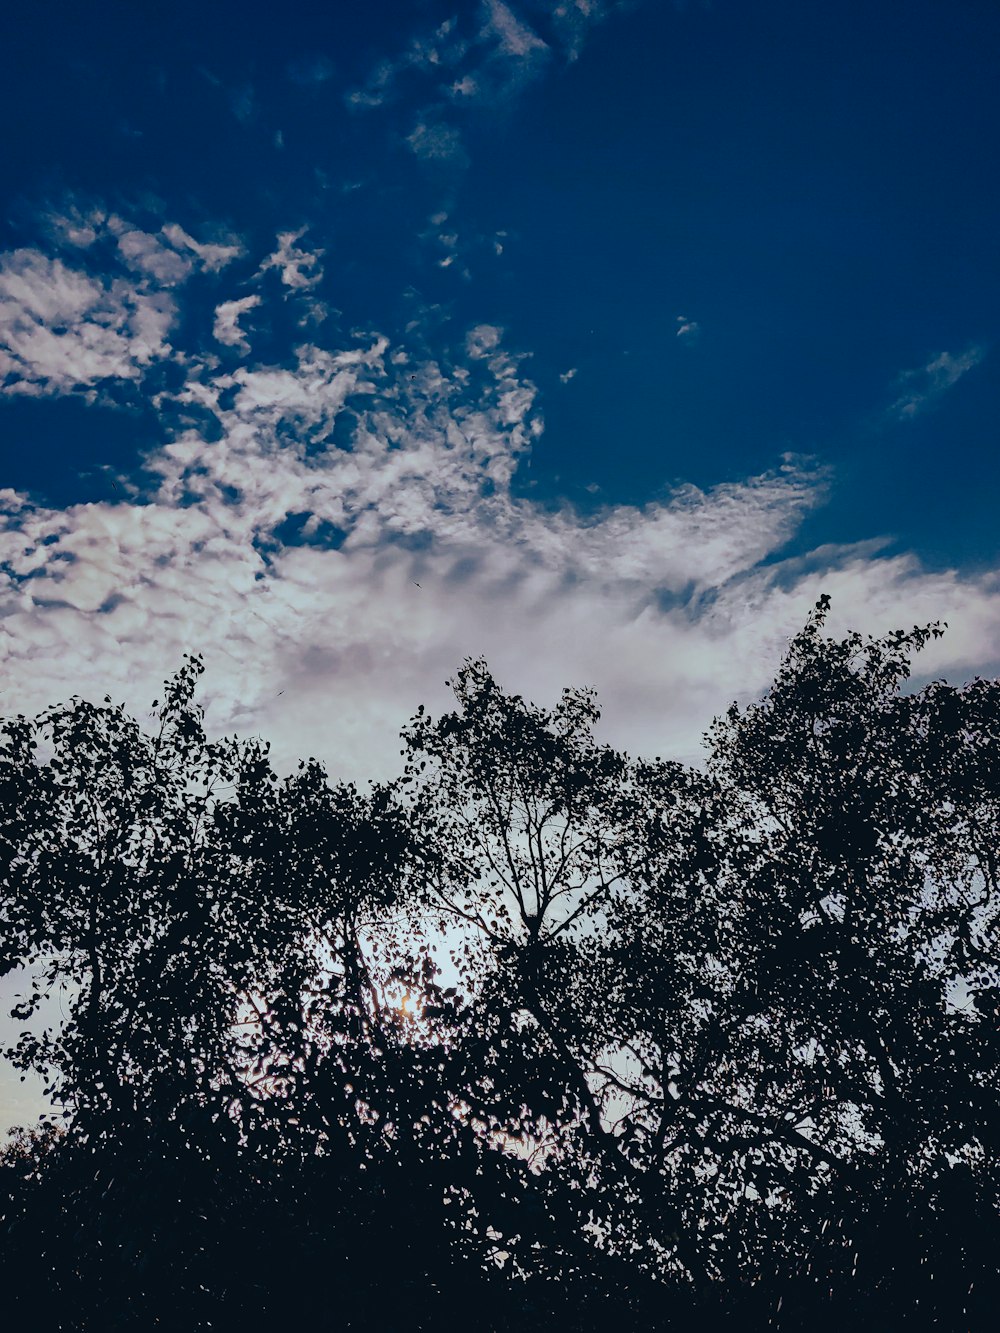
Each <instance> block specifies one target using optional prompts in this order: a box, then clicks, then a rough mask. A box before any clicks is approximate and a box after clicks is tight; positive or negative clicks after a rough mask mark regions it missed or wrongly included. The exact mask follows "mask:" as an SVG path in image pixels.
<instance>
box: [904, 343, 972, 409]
mask: <svg viewBox="0 0 1000 1333" xmlns="http://www.w3.org/2000/svg"><path fill="white" fill-rule="evenodd" d="M985 355H986V348H985V347H978V346H972V347H967V348H966V349H965V351H964V352H959V353H958V354H957V355H953V354H952V353H951V352H940V353H939V354H938V355H937V356H934V357H932V358H931V360H930V361H928V362H927V364H926V365H925V366H921V367H919V369H917V370H907V371H904V373H903V374H902V375H900V377H899V379H898V381H897V383H896V388H897V391H898V395H899V396H898V397H897V398H896V400H895V402H894V403H893V404H892V406H891V407H890V409H889V414H890V416H894V417H896V418H898V419H899V420H900V421H908V420H912V419H913V418H914V417H916V416H918V415H919V414H920V413H921V412H924V411H926V410H927V409H928V408H929V407H933V406H934V404H935V403H936V402H937V401H938V399H939V398H941V397H942V395H943V394H945V393H946V392H947V391H948V390H949V389H950V388H951V387H952V385H953V384H957V383H958V381H959V380H960V379H961V378H962V376H963V375H967V374H968V372H969V371H970V370H974V369H975V367H976V366H978V365H979V363H980V362H981V361H982V360H983V358H984V357H985Z"/></svg>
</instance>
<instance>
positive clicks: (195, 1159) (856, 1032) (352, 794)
mask: <svg viewBox="0 0 1000 1333" xmlns="http://www.w3.org/2000/svg"><path fill="white" fill-rule="evenodd" d="M826 613H827V603H826V601H825V599H824V600H823V601H821V602H820V603H819V605H818V606H817V608H816V611H815V613H814V614H813V616H812V617H811V618H810V620H809V622H808V623H807V625H806V627H805V628H804V630H803V631H802V632H801V633H800V634H799V635H798V636H797V637H796V638H795V639H794V640H793V642H792V644H791V645H790V649H789V653H788V655H787V657H786V659H785V661H784V663H783V665H782V667H781V669H780V671H779V673H778V675H777V677H776V679H775V682H774V684H773V686H772V688H771V689H770V691H769V692H768V693H767V695H766V696H765V698H764V699H763V700H761V701H760V702H759V703H757V704H755V705H752V706H751V707H749V708H745V709H739V708H737V707H735V706H734V708H733V709H731V710H730V712H729V713H728V714H727V715H725V716H724V717H722V718H720V719H718V720H717V721H716V722H715V723H714V725H713V727H712V728H711V730H710V732H709V733H708V737H707V743H708V757H707V763H706V764H705V766H704V767H703V768H700V769H694V768H687V767H684V766H682V765H680V764H676V763H672V762H667V761H661V760H659V759H656V760H638V761H636V760H632V759H630V758H629V757H627V756H625V755H623V754H621V753H619V752H617V751H615V750H613V749H612V748H610V747H608V746H606V745H602V744H600V743H599V742H598V741H597V740H596V739H595V734H594V730H595V726H596V724H597V722H598V719H599V713H598V710H597V707H596V704H595V701H594V699H593V697H592V695H591V694H589V693H588V692H585V691H572V690H568V691H565V692H564V694H563V696H562V699H561V701H560V702H559V703H558V704H557V705H556V707H555V708H554V709H551V710H545V709H542V708H539V707H537V706H535V705H533V704H529V703H527V702H526V701H524V700H523V699H521V698H520V697H517V696H511V695H509V694H506V693H505V692H504V691H503V690H502V689H501V688H500V687H499V686H498V684H497V683H496V681H495V680H494V679H493V678H492V676H491V675H490V673H489V671H488V669H487V667H486V665H485V664H484V663H482V662H468V663H466V664H465V666H464V667H463V668H462V669H461V671H460V672H459V673H458V675H457V677H456V679H455V681H454V693H455V697H456V707H455V710H454V711H453V712H451V713H448V714H446V715H445V716H443V717H441V718H438V719H432V718H430V717H428V716H427V715H426V713H425V712H424V711H423V710H422V709H421V710H420V711H419V712H418V714H417V716H416V717H415V718H414V719H413V720H412V721H411V723H410V724H409V725H408V727H407V728H406V730H405V731H404V746H405V749H404V753H405V756H406V759H405V765H404V770H403V773H402V775H401V777H400V779H399V780H398V781H397V782H396V783H394V784H391V785H389V786H384V787H373V788H371V789H370V790H369V791H367V792H365V793H362V792H360V791H359V790H357V789H356V788H354V787H352V786H344V785H331V783H330V782H329V780H328V779H327V776H326V774H325V772H324V770H323V769H322V767H321V766H320V765H319V764H317V763H316V762H315V761H312V760H310V761H309V762H308V763H304V764H302V765H300V767H299V768H298V770H297V771H296V772H295V773H293V774H292V775H291V776H290V777H288V778H286V779H284V780H279V778H278V777H277V776H276V774H275V773H274V771H273V769H272V768H271V765H270V763H269V760H268V754H267V749H266V746H264V745H262V744H261V743H259V742H241V741H237V740H235V739H231V740H222V741H215V742H210V741H209V740H208V739H207V738H206V735H205V732H204V727H203V721H202V715H201V713H200V710H199V709H198V707H197V705H196V704H195V702H194V695H195V687H196V683H197V678H198V676H199V674H200V671H201V664H200V661H199V660H198V659H197V658H191V659H188V660H187V661H186V662H185V664H184V666H183V667H182V669H181V671H180V672H179V673H178V674H177V675H176V676H175V677H174V678H173V679H172V680H171V681H170V682H168V684H167V687H166V692H165V694H164V699H163V702H162V704H160V705H157V722H158V729H157V730H156V731H155V732H154V733H152V734H150V733H147V732H146V731H144V730H143V729H141V728H140V727H139V726H138V724H137V723H136V722H135V721H134V720H133V719H131V718H129V717H128V716H127V715H126V714H125V713H124V711H123V710H122V709H121V708H116V707H114V706H113V705H111V703H110V701H107V700H106V701H105V704H104V706H103V707H100V708H96V707H93V706H91V705H89V704H86V703H84V702H82V701H80V700H74V701H72V702H71V703H70V704H69V705H67V706H65V707H62V708H56V709H53V710H50V711H49V712H47V713H46V714H43V715H42V716H41V717H39V718H37V719H34V720H27V719H25V718H16V719H12V720H9V721H8V722H6V723H5V724H4V729H3V733H2V749H0V931H2V935H0V939H2V955H0V971H3V972H10V971H15V970H17V969H20V970H21V971H20V972H19V973H18V975H20V976H22V977H24V978H25V979H26V980H25V995H24V997H23V998H22V999H21V1001H20V1002H19V1004H18V1006H17V1008H16V1010H15V1015H16V1017H18V1018H19V1019H21V1020H22V1021H23V1024H24V1031H23V1035H22V1036H21V1038H20V1040H19V1041H18V1042H17V1044H16V1045H15V1047H14V1048H13V1049H12V1050H11V1051H10V1052H9V1053H8V1054H9V1056H10V1058H11V1059H12V1060H13V1061H14V1062H15V1063H16V1064H17V1065H19V1066H20V1067H21V1068H22V1069H23V1070H25V1071H28V1070H36V1071H39V1072H41V1073H43V1074H44V1075H45V1077H46V1078H47V1080H48V1084H47V1086H48V1088H49V1091H50V1095H51V1097H52V1099H53V1104H54V1107H55V1110H54V1113H53V1114H54V1120H53V1123H52V1125H50V1126H48V1127H46V1128H43V1130H42V1131H41V1132H39V1133H36V1134H34V1135H29V1134H25V1133H22V1134H21V1135H20V1137H16V1138H15V1139H13V1140H12V1142H11V1145H10V1146H9V1147H8V1149H7V1150H6V1153H5V1156H4V1165H3V1174H2V1180H0V1211H2V1214H3V1224H2V1225H3V1232H2V1234H3V1236H4V1249H3V1258H2V1259H0V1268H2V1272H3V1279H4V1282H5V1288H6V1289H7V1290H8V1291H9V1292H10V1293H11V1297H10V1300H11V1303H12V1305H13V1307H14V1308H21V1309H23V1310H24V1311H31V1312H33V1313H34V1314H36V1315H38V1316H39V1319H40V1325H41V1326H46V1327H53V1328H72V1329H81V1330H83V1329H87V1330H91V1329H94V1330H96V1329H102V1330H103V1329H118V1328H122V1329H125V1328H147V1327H153V1326H156V1327H165V1328H177V1329H178V1330H180V1329H191V1328H199V1327H213V1328H229V1327H232V1328H236V1327H240V1328H246V1327H247V1326H249V1327H258V1326H259V1327H264V1326H265V1325H270V1324H271V1323H273V1322H274V1321H275V1320H277V1319H280V1320H281V1321H282V1322H284V1323H286V1324H289V1325H290V1326H295V1324H296V1322H305V1321H306V1320H307V1319H308V1320H311V1321H313V1322H315V1323H316V1324H317V1326H319V1327H326V1326H329V1327H338V1328H339V1327H342V1326H346V1327H352V1326H360V1325H362V1324H363V1325H364V1326H366V1327H369V1328H385V1329H396V1328H401V1327H404V1326H413V1327H418V1328H419V1327H427V1328H431V1327H434V1328H438V1327H441V1326H445V1327H448V1326H458V1325H463V1326H467V1327H478V1328H484V1329H486V1328H495V1329H503V1328H512V1329H513V1328H532V1327H539V1328H542V1327H545V1328H552V1327H560V1328H562V1327H565V1328H580V1329H584V1328H595V1327H597V1326H598V1325H599V1324H603V1323H604V1322H605V1321H606V1320H608V1319H616V1320H618V1321H619V1323H622V1324H623V1325H624V1326H626V1327H629V1328H635V1329H640V1328H644V1327H649V1328H663V1327H668V1326H677V1327H687V1326H689V1325H690V1326H694V1325H695V1324H696V1323H697V1324H704V1322H705V1320H706V1319H708V1320H710V1321H712V1322H714V1323H717V1324H723V1323H726V1322H727V1321H732V1322H733V1324H734V1325H738V1326H740V1327H741V1328H747V1327H750V1328H753V1327H761V1328H763V1327H776V1328H786V1329H793V1328H801V1327H806V1326H809V1327H820V1328H823V1327H828V1328H831V1329H832V1328H843V1327H848V1326H850V1327H866V1328H873V1329H881V1328H886V1327H890V1326H891V1327H896V1326H905V1327H914V1328H923V1327H928V1328H929V1327H945V1328H951V1327H955V1328H958V1327H962V1328H966V1327H982V1326H985V1324H986V1323H987V1322H988V1319H989V1312H990V1310H991V1307H992V1305H993V1304H994V1303H995V1301H996V1299H997V1296H998V1295H1000V1292H998V1290H997V1288H998V1280H997V1273H996V1264H995V1260H994V1259H993V1258H992V1256H993V1255H994V1254H995V1250H996V1245H997V1241H998V1240H1000V1227H998V1184H1000V1182H998V1179H997V1168H996V1162H997V1160H998V1154H997V1149H998V1147H1000V1141H998V1140H1000V1103H998V1075H1000V1066H998V1062H1000V1038H998V1035H997V1018H998V1014H1000V955H998V914H1000V885H998V881H997V834H998V828H1000V683H998V682H994V681H982V680H976V681H973V682H972V683H971V684H969V685H967V686H965V687H963V688H955V687H952V686H949V685H946V684H944V683H942V682H932V683H931V684H928V685H926V686H924V687H923V688H922V689H919V690H912V689H909V688H908V686H907V681H908V676H909V671H910V664H911V661H912V658H913V656H914V654H916V653H918V652H919V651H920V650H921V649H922V648H923V647H924V646H925V645H926V643H927V642H928V640H929V638H930V637H932V636H935V635H937V634H939V633H940V632H941V629H940V627H938V626H932V627H929V628H915V629H913V630H912V631H910V632H908V633H903V632H899V633H895V634H891V635H889V636H887V637H885V638H883V639H879V640H871V639H868V640H865V639H862V637H861V636H859V635H851V636H849V637H848V638H847V639H845V640H843V641H838V640H833V639H830V638H828V637H826V636H825V634H824V625H825V618H826ZM54 998H56V999H59V1002H60V1004H61V1006H62V1013H63V1015H64V1017H62V1018H61V1021H60V1022H58V1023H57V1022H55V1021H54V1020H50V1014H51V1013H52V1004H53V1000H54ZM57 1120H58V1121H59V1122H60V1123H61V1128H59V1129H58V1130H57V1129H56V1128H55V1123H56V1121H57ZM5 1201H6V1202H5ZM18 1302H20V1303H21V1304H20V1307H18Z"/></svg>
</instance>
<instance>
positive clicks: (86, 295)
mask: <svg viewBox="0 0 1000 1333" xmlns="http://www.w3.org/2000/svg"><path fill="white" fill-rule="evenodd" d="M175 315H176V307H175V304H174V301H173V298H172V297H171V296H170V294H169V293H168V292H166V291H162V290H156V289H150V288H149V287H147V286H146V285H144V284H142V283H136V282H131V281H128V280H126V279H124V278H107V279H102V278H99V277H92V276H89V275H88V274H86V273H84V272H81V271H79V270H76V269H72V268H69V267H68V266H67V265H66V264H64V263H63V262H62V260H60V259H58V258H53V257H50V256H47V255H44V254H41V253H40V252H39V251H37V250H30V249H25V250H15V251H13V252H12V253H9V254H6V255H4V256H2V258H0V392H3V393H7V394H24V395H31V396H38V395H42V394H57V393H66V392H69V391H70V390H72V389H92V388H94V387H95V386H96V385H97V384H99V383H100V382H101V381H102V380H106V379H110V378H115V379H136V378H138V376H139V375H140V374H141V371H142V368H143V367H145V366H148V365H149V364H150V363H151V362H153V361H155V360H156V359H158V358H160V357H162V356H164V355H165V354H166V352H167V350H168V346H167V333H168V332H169V329H170V327H171V325H172V324H173V322H174V318H175Z"/></svg>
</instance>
